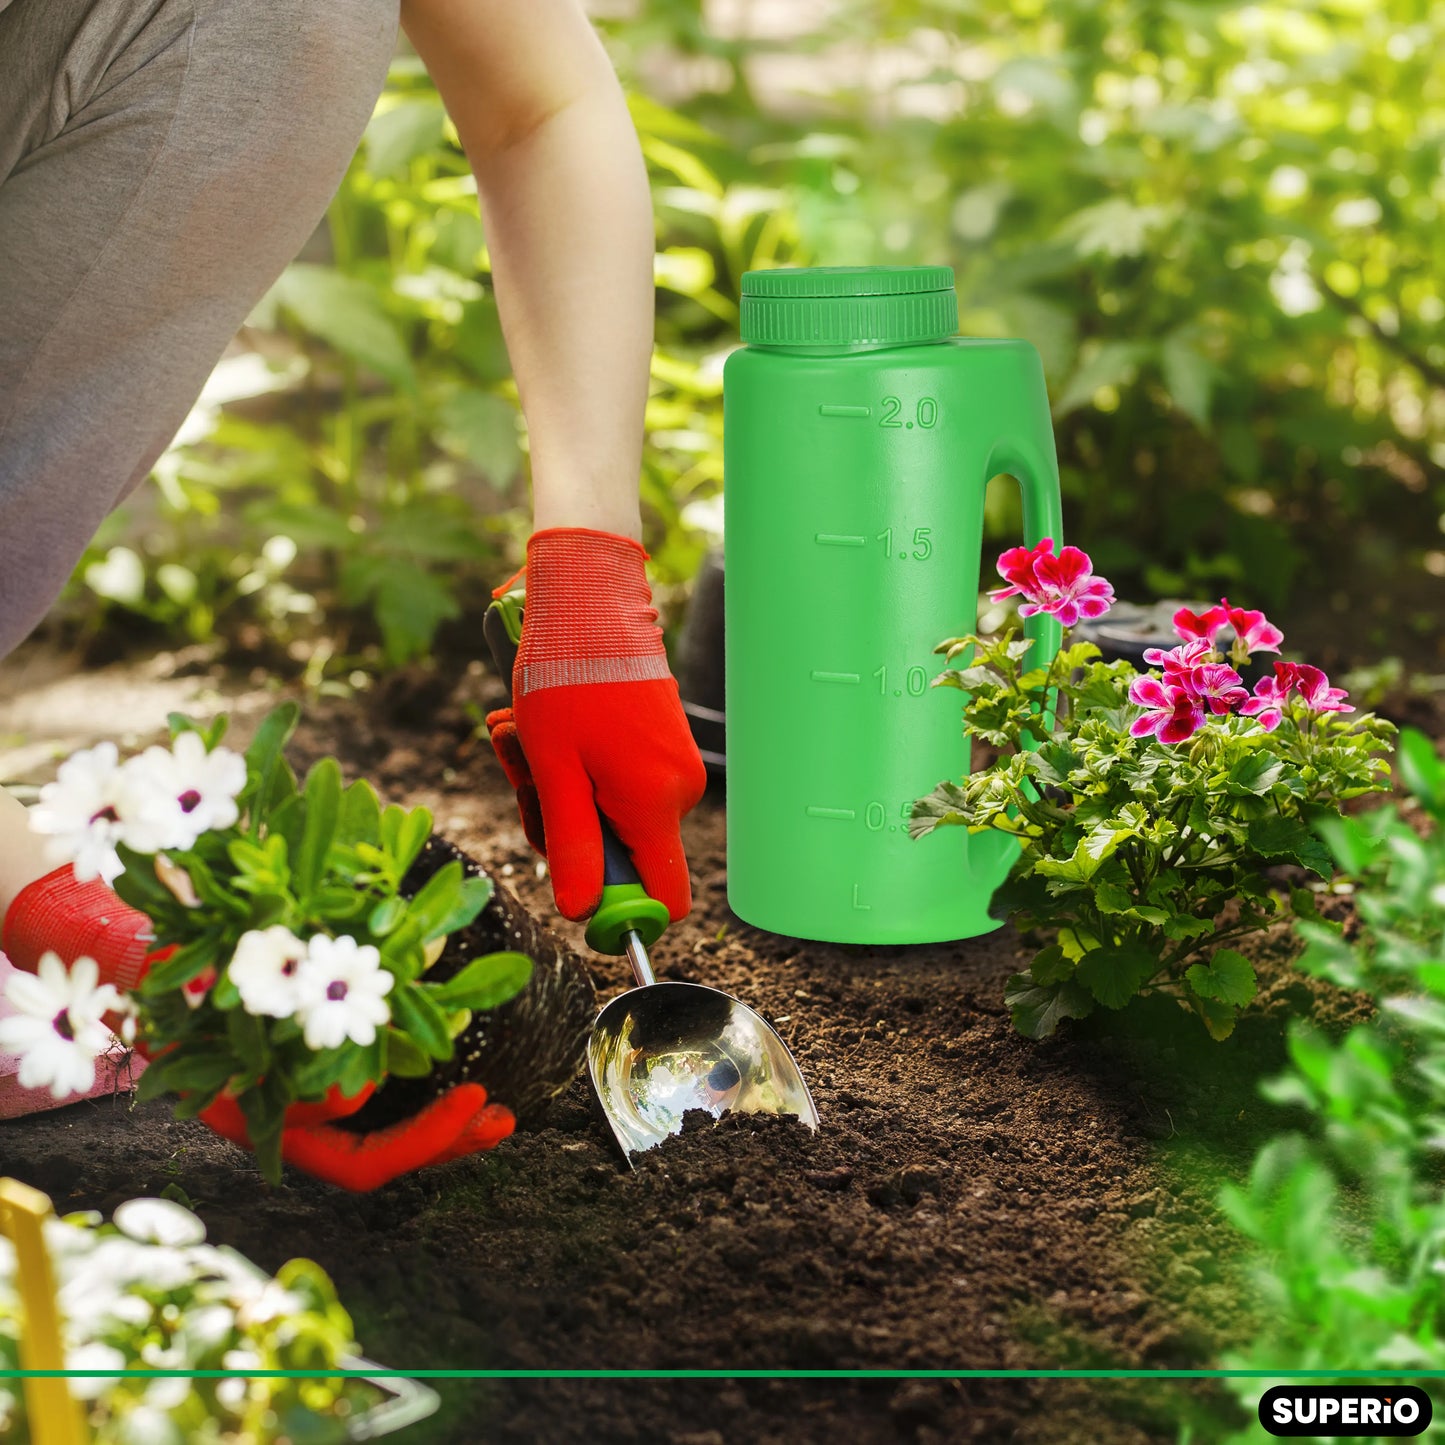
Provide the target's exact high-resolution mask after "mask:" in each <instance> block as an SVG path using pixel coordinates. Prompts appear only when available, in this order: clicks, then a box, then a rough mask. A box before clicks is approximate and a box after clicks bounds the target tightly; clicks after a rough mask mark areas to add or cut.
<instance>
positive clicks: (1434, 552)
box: [75, 0, 1445, 678]
mask: <svg viewBox="0 0 1445 1445" xmlns="http://www.w3.org/2000/svg"><path fill="white" fill-rule="evenodd" d="M724 9H726V7H724ZM727 13H728V14H729V15H732V11H730V10H729V11H728V12H727ZM721 14H722V11H717V12H716V13H714V12H713V11H710V10H707V9H705V8H704V7H701V6H700V5H699V4H698V0H645V3H643V4H641V5H639V6H636V7H633V8H632V9H631V10H630V11H629V13H628V14H627V15H626V16H624V17H618V18H604V19H603V20H601V21H600V22H599V23H600V26H601V28H602V30H603V33H604V35H605V38H606V41H607V44H608V47H609V49H610V51H611V53H612V55H613V57H614V60H615V61H616V63H617V66H618V69H619V71H620V73H621V75H622V77H623V80H624V83H625V84H626V86H627V88H628V90H629V99H630V103H631V105H632V110H633V117H634V120H635V121H636V123H637V126H638V130H639V134H640V136H641V141H642V147H643V152H644V155H645V157H646V160H647V166H648V171H649V175H650V177H651V180H652V191H653V202H654V211H655V215H656V218H657V238H656V263H655V265H656V274H657V280H658V306H657V339H658V347H657V352H656V357H655V361H654V366H653V386H652V394H651V397H650V400H649V405H648V443H647V449H646V453H645V456H644V464H643V475H642V487H643V496H644V502H645V516H644V524H645V528H646V541H647V544H648V548H649V550H650V552H651V553H652V555H653V557H654V559H655V567H656V577H657V581H658V582H659V584H660V587H661V596H662V598H663V601H664V603H665V604H666V603H667V602H668V601H670V600H671V599H670V592H671V590H672V589H676V588H678V587H680V586H681V584H683V583H684V582H685V581H686V579H687V578H689V577H690V576H691V575H692V573H693V571H694V569H695V565H696V563H697V560H698V557H699V554H700V551H701V547H702V544H703V538H702V536H701V535H700V533H699V526H698V525H697V524H698V522H699V517H700V514H701V512H702V510H703V509H702V508H701V507H695V506H694V504H706V503H708V502H709V501H710V500H711V499H712V498H713V497H715V495H716V493H717V491H718V488H719V486H720V484H721V473H722V451H721V435H722V416H721V376H720V363H721V359H722V355H723V353H725V351H726V350H727V349H729V348H730V347H731V346H733V345H734V344H735V343H736V321H735V318H736V307H737V299H738V297H737V291H738V282H739V278H740V276H741V273H742V271H743V270H745V269H747V268H749V267H751V266H768V265H777V264H799V263H802V264H808V263H817V264H860V263H889V262H893V263H897V262H918V261H927V262H934V261H938V262H951V263H953V265H954V266H955V269H956V271H957V274H958V279H959V293H960V300H961V305H962V329H963V331H964V332H965V333H966V334H973V335H985V336H987V335H1013V336H1023V337H1026V338H1027V339H1029V340H1030V341H1032V342H1033V343H1034V344H1035V345H1037V347H1038V348H1039V351H1040V354H1041V356H1042V358H1043V362H1044V366H1045V370H1046V373H1047V376H1048V380H1049V386H1050V391H1051V395H1052V396H1053V398H1054V402H1055V419H1056V424H1057V431H1058V440H1059V454H1060V461H1061V470H1062V477H1063V485H1064V490H1065V496H1066V502H1067V505H1068V508H1069V511H1070V515H1071V519H1072V521H1073V524H1074V525H1075V526H1076V527H1077V528H1078V529H1079V530H1080V531H1081V532H1083V533H1086V534H1088V535H1090V536H1093V537H1096V538H1099V539H1102V540H1101V541H1100V542H1099V543H1098V546H1097V548H1096V556H1097V558H1098V560H1099V562H1100V565H1101V566H1103V567H1104V568H1105V570H1107V571H1109V572H1110V574H1111V575H1114V576H1116V577H1128V578H1129V579H1130V581H1131V585H1132V586H1134V587H1137V588H1138V589H1140V590H1147V591H1151V592H1156V593H1162V594H1166V595H1175V596H1180V595H1185V596H1187V595H1190V594H1191V593H1194V592H1196V590H1201V589H1204V588H1206V587H1208V588H1209V589H1211V590H1212V589H1213V588H1214V587H1216V586H1219V587H1239V586H1241V585H1242V584H1243V583H1244V581H1245V579H1246V578H1247V579H1248V580H1249V586H1250V588H1251V590H1252V591H1253V592H1254V593H1255V595H1257V596H1258V597H1259V598H1260V599H1261V600H1262V602H1263V603H1264V604H1266V605H1268V606H1271V607H1275V606H1279V605H1283V604H1284V603H1285V602H1286V601H1287V600H1289V599H1290V598H1291V596H1292V588H1293V587H1294V583H1295V580H1296V579H1297V578H1298V577H1299V576H1300V575H1301V573H1302V569H1303V568H1304V567H1305V566H1306V565H1308V566H1309V567H1310V568H1311V573H1312V575H1328V576H1330V578H1331V588H1330V602H1331V604H1332V606H1337V607H1339V609H1340V612H1341V617H1342V620H1344V621H1346V622H1348V623H1349V625H1350V627H1351V628H1352V630H1355V629H1363V630H1365V631H1367V632H1371V631H1373V632H1378V634H1379V636H1378V639H1377V640H1378V641H1379V642H1380V643H1381V644H1383V645H1384V646H1388V647H1392V648H1395V649H1396V650H1400V649H1401V648H1402V646H1403V645H1404V641H1406V640H1408V639H1409V636H1410V634H1411V633H1418V634H1423V635H1424V636H1426V637H1428V636H1429V635H1431V632H1432V629H1433V628H1434V626H1435V617H1434V613H1433V612H1432V611H1431V609H1430V608H1429V607H1428V606H1427V605H1425V604H1424V602H1423V601H1422V603H1421V604H1420V605H1418V606H1415V605H1411V604H1410V602H1409V600H1408V598H1407V599H1406V600H1405V601H1404V602H1403V604H1402V605H1394V604H1392V602H1391V601H1390V599H1391V597H1392V596H1394V595H1396V593H1395V590H1394V589H1399V590H1401V591H1407V590H1408V588H1409V586H1410V583H1411V581H1412V580H1413V582H1414V583H1415V584H1417V585H1418V586H1421V587H1429V586H1433V585H1434V583H1433V581H1432V578H1433V577H1434V576H1436V575H1438V573H1439V570H1440V569H1441V568H1442V567H1445V551H1442V549H1441V547H1440V545H1439V541H1438V529H1437V527H1436V521H1437V518H1438V516H1439V514H1440V512H1441V511H1442V510H1445V491H1442V484H1441V481H1440V477H1441V471H1440V462H1441V459H1442V457H1445V412H1442V410H1441V408H1440V406H1439V403H1438V393H1439V389H1440V383H1441V379H1442V367H1445V359H1442V355H1441V353H1440V347H1439V345H1438V343H1437V341H1436V339H1435V333H1436V331H1437V330H1438V326H1439V322H1440V320H1441V318H1442V316H1445V291H1442V285H1441V281H1440V278H1441V277H1442V276H1445V252H1442V249H1441V248H1442V246H1445V228H1442V227H1441V226H1440V225H1439V224H1438V219H1439V217H1438V211H1439V207H1440V204H1441V199H1442V198H1441V196H1440V194H1439V178H1438V175H1437V174H1436V172H1437V169H1438V167H1437V166H1436V165H1435V152H1436V149H1437V147H1436V146H1435V144H1434V137H1435V136H1436V134H1437V133H1438V130H1439V128H1440V126H1441V124H1442V116H1445V91H1442V79H1441V74H1440V68H1439V67H1438V66H1437V65H1435V64H1433V59H1434V57H1435V56H1436V55H1437V54H1438V53H1439V50H1440V47H1441V44H1442V41H1445V14H1442V13H1441V12H1440V9H1439V7H1434V8H1431V7H1421V6H1420V5H1419V4H1418V3H1417V0H1381V3H1378V4H1373V5H1368V6H1366V5H1355V6H1346V7H1343V8H1338V9H1337V10H1336V11H1332V12H1331V13H1330V14H1329V16H1328V18H1327V19H1325V18H1321V16H1320V15H1319V14H1316V13H1314V12H1312V11H1307V10H1302V9H1301V8H1300V7H1299V6H1296V5H1291V4H1289V3H1287V0H1264V3H1259V4H1251V5H1242V4H1232V3H1224V4H1208V5H1195V4H1187V5H1181V6H1172V7H1163V8H1161V7H1160V6H1158V5H1155V4H1152V3H1149V0H1120V3H1118V4H1115V5H1111V6H1108V7H1100V6H1097V5H1091V4H1085V3H1072V0H1071V3H1065V4H1061V5H1057V6H1040V5H1039V4H1037V3H1036V0H1007V3H1000V4H998V5H993V6H986V7H983V6H976V5H962V4H960V3H958V0H894V3H890V4H886V5H880V4H878V3H876V0H840V3H838V4H835V5H833V6H832V7H830V10H829V19H828V22H827V24H826V25H823V26H810V25H809V24H806V23H805V24H802V25H796V26H793V27H792V28H790V27H789V24H788V21H787V20H786V19H784V20H782V21H779V22H773V23H768V22H762V23H757V22H758V21H760V20H761V16H762V14H763V9H762V8H761V7H752V9H751V10H749V11H748V12H747V13H745V14H744V13H743V12H739V13H738V15H737V16H736V17H734V19H733V21H732V23H729V24H727V25H724V24H723V23H721V21H720V19H719V17H720V16H721ZM872 56H878V57H882V58H883V59H882V61H881V63H880V64H878V65H876V66H875V65H872V64H869V63H866V61H867V57H872ZM664 102H666V103H664ZM1366 142H1368V143H1366ZM488 264H489V263H488V258H487V252H486V247H485V235H484V233H483V231H482V227H481V222H480V220H479V218H478V213H477V206H476V197H475V192H474V186H473V183H472V181H471V178H470V176H469V175H468V173H467V167H466V162H465V158H464V157H463V155H462V153H461V150H460V148H459V147H458V145H457V144H456V140H455V136H454V134H453V132H452V131H451V129H450V128H449V126H448V125H447V123H446V120H445V117H444V115H443V113H442V109H441V106H440V102H439V100H438V98H437V96H436V94H435V92H434V91H433V89H432V88H431V85H430V83H429V81H428V80H427V78H426V77H425V75H424V74H423V73H422V71H421V69H420V67H419V65H418V64H417V62H416V61H415V59H414V58H411V57H403V58H400V59H398V61H397V62H396V64H395V65H394V67H393V69H392V74H391V77H390V80H389V82H388V85H387V89H386V92H385V94H384V95H383V97H382V99H381V101H380V103H379V105H378V107H377V113H376V116H375V118H374V120H373V122H372V124H371V127H370V128H369V130H368V134H367V138H366V143H365V145H364V146H363V148H362V151H361V153H360V154H359V155H358V156H357V158H356V161H355V162H354V164H353V166H352V167H351V169H350V171H349V172H348V174H347V177H346V179H345V181H344V183H343V186H342V189H341V191H340V193H339V194H338V197H337V200H336V204H335V205H334V206H333V208H332V210H331V213H330V217H329V225H328V227H327V233H326V235H325V236H323V237H321V238H319V239H318V241H317V242H316V243H315V244H314V245H313V246H312V247H310V248H308V251H307V254H306V256H305V258H304V260H303V262H302V264H300V265H299V266H297V267H295V268H293V269H292V271H290V272H288V274H287V275H286V276H285V277H283V278H282V281H281V282H280V283H279V284H278V286H277V287H276V288H275V290H274V291H273V292H272V294H271V295H270V296H269V297H268V298H267V299H266V301H265V302H264V303H263V304H262V306H261V307H259V308H258V310H257V312H256V314H255V316H254V317H253V318H252V323H253V324H252V325H251V326H249V327H248V328H247V329H246V331H245V332H244V333H243V337H242V339H243V341H245V342H246V343H248V344H249V345H251V346H252V347H254V348H256V351H255V354H254V356H252V357H250V358H233V359H232V360H236V361H240V360H248V359H249V360H253V361H259V358H260V357H261V356H262V355H264V356H266V357H267V358H269V363H268V366H267V367H263V368H262V369H263V371H266V372H267V375H264V376H257V377H253V378H252V379H251V380H250V381H249V383H247V384H246V385H241V386H239V387H238V388H235V389H233V390H232V392H231V393H229V395H230V396H231V401H230V402H229V403H228V404H227V405H226V406H225V407H224V408H220V409H217V408H214V407H213V408H212V409H211V410H210V411H209V412H208V413H207V419H203V420H205V424H204V425H202V426H201V427H200V428H199V431H197V430H196V429H194V428H189V427H188V428H187V431H186V433H185V440H184V442H183V444H182V445H180V446H178V447H177V448H175V449H173V450H172V451H171V452H169V453H168V454H167V456H166V457H165V458H163V459H162V462H161V464H160V466H159V467H158V469H157V480H158V482H159V483H160V486H159V490H158V493H152V494H151V495H152V496H156V497H157V505H156V508H155V512H154V515H153V516H152V515H148V514H147V513H146V511H145V510H144V507H145V504H144V503H142V502H140V501H137V502H136V503H134V504H132V506H131V508H130V509H129V510H128V513H127V515H126V516H124V517H118V518H116V519H115V520H113V521H112V522H111V523H110V524H109V525H108V526H107V528H106V529H105V533H104V535H103V537H102V539H101V540H100V542H99V543H98V545H97V548H96V549H95V550H94V551H93V552H92V553H91V554H90V555H89V556H88V557H87V559H86V563H85V565H84V566H83V567H82V568H81V569H80V571H79V572H78V573H77V576H76V584H75V587H76V593H75V595H76V596H77V597H79V598H81V599H83V603H84V606H83V607H82V609H81V610H82V611H83V613H84V615H85V616H86V617H87V618H89V619H90V620H91V622H92V623H93V624H94V625H97V626H98V625H103V623H104V621H105V619H106V616H107V615H109V614H110V613H112V612H113V611H115V610H123V611H124V612H125V613H126V615H127V616H132V617H133V616H136V615H139V616H143V617H146V618H148V619H149V620H151V621H152V622H154V623H155V624H156V625H157V626H158V627H162V628H167V629H175V630H176V631H178V632H183V633H185V634H187V635H190V636H193V637H200V638H206V637H209V636H210V635H211V634H212V631H213V630H216V629H219V630H220V631H221V632H222V633H223V634H225V635H227V636H234V635H236V634H237V633H244V634H245V635H246V636H248V637H249V636H251V635H252V634H253V633H254V632H255V631H256V629H257V628H259V629H260V630H261V632H262V633H263V634H264V635H265V636H266V637H268V638H272V639H275V640H276V641H277V642H280V643H281V644H283V645H284V646H287V647H289V648H292V649H294V650H295V651H296V652H297V653H298V654H300V655H302V656H305V657H306V658H307V659H308V662H309V665H310V667H311V670H312V673H313V674H314V676H315V677H317V678H320V677H321V676H323V675H331V674H335V673H338V672H343V673H344V672H345V671H346V670H349V669H351V668H353V667H355V666H358V665H362V666H387V665H394V664H395V663H397V662H399V661H402V660H405V659H407V658H411V657H417V656H424V655H425V654H426V652H427V650H428V648H429V646H430V645H431V642H432V640H433V639H434V637H435V634H436V631H437V629H438V627H439V626H441V625H442V624H443V623H444V622H446V621H447V620H448V619H449V618H452V617H455V616H456V615H457V614H458V613H459V612H465V611H466V610H467V609H468V607H469V605H470V603H471V601H472V600H473V594H474V590H475V592H476V594H477V597H478V599H480V591H481V587H480V583H481V578H480V575H479V574H481V573H483V572H485V573H486V574H487V575H488V576H490V577H493V579H494V580H495V575H496V574H498V573H499V574H500V575H505V573H506V571H507V570H508V569H507V567H506V561H505V560H504V558H503V556H502V554H503V553H506V552H509V551H511V550H514V549H515V545H516V541H517V537H518V534H519V533H520V532H521V531H522V530H523V529H524V528H525V526H526V517H525V509H524V506H523V496H522V492H521V488H520V486H519V484H518V478H519V477H520V474H521V471H522V470H523V469H524V467H525V440H524V438H522V437H521V436H520V435H519V430H518V418H517V415H516V406H515V392H514V388H513V386H512V383H511V380H510V375H509V367H508V364H507V359H506V355H505V349H504V347H503V346H502V344H501V337H500V328H499V327H498V325H497V318H496V307H495V304H494V300H493V297H492V294H491V289H490V277H489V272H488ZM229 364H230V363H229V362H228V363H227V365H229ZM223 400H225V397H224V396H220V397H218V398H217V401H218V402H220V401H223ZM1016 505H1017V504H1016V501H1015V500H1014V497H1013V495H1012V492H1011V491H1010V489H1006V488H994V489H992V490H991V492H990V497H989V506H988V513H987V525H988V529H989V534H990V535H991V536H995V537H1002V536H1005V535H1009V536H1011V535H1016V534H1017V529H1018V522H1019V518H1018V516H1017V512H1016ZM1432 538H1433V539H1434V540H1431V539H1432ZM288 547H289V552H290V555H289V557H288V556H287V551H288ZM117 548H118V549H122V550H121V551H119V552H115V554H114V556H112V551H113V549H117ZM268 549H269V551H268ZM127 554H128V555H127ZM278 558H280V559H282V560H281V561H279V562H278V561H277V559H278ZM107 562H109V563H111V565H110V566H106V565H105V564H106V563H107ZM137 562H138V563H139V567H137V566H136V565H135V564H136V563H137ZM413 577H415V578H418V579H420V580H419V581H418V582H417V586H416V588H415V590H414V591H413V590H409V589H408V587H407V585H406V584H407V582H408V581H409V580H411V579H412V578H413ZM87 578H89V579H90V580H89V581H87V580H86V579H87Z"/></svg>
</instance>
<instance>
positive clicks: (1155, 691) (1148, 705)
mask: <svg viewBox="0 0 1445 1445" xmlns="http://www.w3.org/2000/svg"><path fill="white" fill-rule="evenodd" d="M1129 701H1130V702H1132V703H1133V704H1134V705H1135V706H1136V707H1141V708H1143V709H1144V711H1143V712H1142V713H1141V714H1140V715H1139V716H1138V717H1136V718H1135V719H1134V721H1133V722H1132V723H1130V724H1129V732H1130V733H1131V735H1132V736H1134V737H1136V738H1142V737H1148V736H1149V735H1150V734H1151V733H1152V734H1154V735H1155V736H1156V737H1157V738H1158V739H1159V741H1160V742H1161V743H1182V742H1185V741H1187V740H1188V739H1189V738H1192V737H1193V736H1194V734H1195V733H1197V732H1198V731H1199V729H1200V728H1201V727H1203V726H1204V707H1203V705H1202V704H1201V703H1200V701H1199V699H1198V698H1195V697H1191V696H1190V694H1189V693H1188V692H1187V691H1186V690H1185V689H1184V688H1182V687H1176V686H1174V685H1173V684H1172V683H1167V682H1160V681H1159V679H1158V678H1157V677H1137V678H1135V679H1134V681H1133V682H1132V683H1131V684H1130V686H1129Z"/></svg>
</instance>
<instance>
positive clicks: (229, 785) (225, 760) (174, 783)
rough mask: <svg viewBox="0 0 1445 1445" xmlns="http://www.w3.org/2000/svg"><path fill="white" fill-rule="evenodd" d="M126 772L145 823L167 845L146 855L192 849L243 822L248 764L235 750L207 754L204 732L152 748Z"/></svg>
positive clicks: (161, 844) (134, 759)
mask: <svg viewBox="0 0 1445 1445" xmlns="http://www.w3.org/2000/svg"><path fill="white" fill-rule="evenodd" d="M125 772H126V774H127V776H128V778H129V779H131V780H132V781H133V782H134V784H135V786H136V791H137V792H138V793H139V794H140V796H141V797H142V798H143V799H144V804H145V812H146V815H147V816H146V821H148V822H149V823H150V824H151V825H152V826H153V828H154V830H155V835H156V836H157V837H158V838H162V839H163V840H164V841H162V842H160V843H159V845H158V846H157V847H155V848H151V849H142V850H141V851H144V852H159V851H160V850H161V849H162V848H192V847H194V846H195V843H196V839H197V838H199V837H200V836H201V834H202V833H209V832H211V831H213V830H214V829H218V828H229V827H231V825H232V824H233V823H235V821H236V819H237V818H238V817H240V811H239V809H238V808H237V807H236V795H237V794H238V793H239V792H240V791H241V789H242V788H244V787H245V786H246V760H245V758H243V757H242V756H241V754H240V753H237V752H232V750H231V749H230V748H215V749H214V750H212V751H211V752H207V751H206V744H205V742H204V740H203V739H202V738H201V735H200V734H199V733H195V732H183V733H181V734H180V735H179V736H178V737H177V738H176V740H175V741H174V742H173V743H172V744H171V746H170V747H169V748H163V747H159V746H157V747H149V748H147V749H146V750H145V751H144V752H143V753H141V754H140V755H139V756H138V757H134V758H132V759H131V760H130V761H129V762H128V763H127V764H126V765H125ZM132 846H137V845H132Z"/></svg>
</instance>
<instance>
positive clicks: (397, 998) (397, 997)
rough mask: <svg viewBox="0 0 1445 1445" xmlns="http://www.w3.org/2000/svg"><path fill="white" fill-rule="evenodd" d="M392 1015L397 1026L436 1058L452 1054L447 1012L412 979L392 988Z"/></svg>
mask: <svg viewBox="0 0 1445 1445" xmlns="http://www.w3.org/2000/svg"><path fill="white" fill-rule="evenodd" d="M390 999H391V1017H392V1022H393V1023H394V1024H395V1025H396V1027H397V1028H399V1029H401V1030H402V1031H403V1032H404V1033H406V1034H408V1035H409V1036H410V1037H411V1039H412V1041H413V1042H414V1043H415V1044H417V1045H418V1047H420V1048H421V1049H423V1050H424V1051H425V1052H426V1053H428V1054H430V1055H431V1057H432V1058H434V1059H449V1058H451V1056H452V1040H451V1034H450V1033H449V1032H448V1030H447V1020H446V1015H445V1014H444V1013H442V1011H441V1009H439V1008H438V1007H437V1006H436V1004H435V1003H434V1002H433V1001H432V999H431V998H430V997H429V996H428V994H426V993H424V992H423V991H422V990H421V989H420V988H418V987H417V986H416V985H415V984H413V983H400V982H398V984H397V985H396V987H395V988H393V989H392V991H391V994H390Z"/></svg>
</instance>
